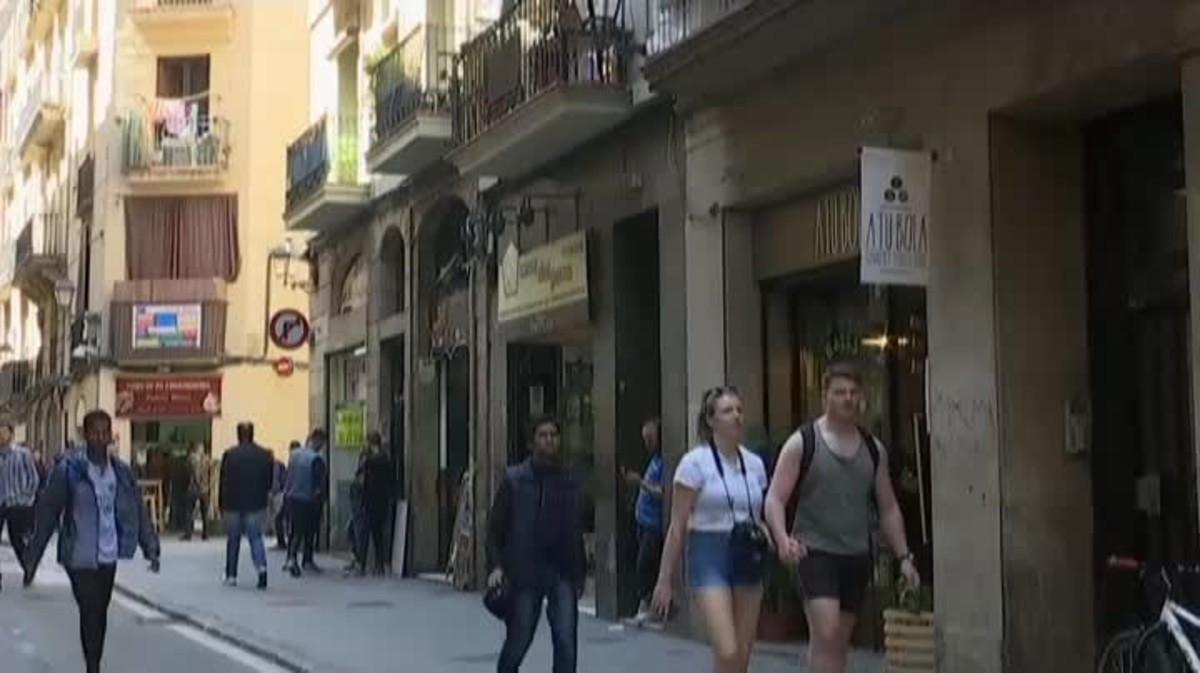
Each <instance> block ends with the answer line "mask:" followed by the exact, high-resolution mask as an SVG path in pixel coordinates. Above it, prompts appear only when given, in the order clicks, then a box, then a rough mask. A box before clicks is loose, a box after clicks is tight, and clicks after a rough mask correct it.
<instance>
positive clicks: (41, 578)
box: [0, 547, 284, 673]
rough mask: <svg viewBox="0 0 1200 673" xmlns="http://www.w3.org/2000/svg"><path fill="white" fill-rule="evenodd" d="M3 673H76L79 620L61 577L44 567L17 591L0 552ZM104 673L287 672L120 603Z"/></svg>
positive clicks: (16, 579)
mask: <svg viewBox="0 0 1200 673" xmlns="http://www.w3.org/2000/svg"><path fill="white" fill-rule="evenodd" d="M0 559H3V560H2V562H0V569H2V570H3V573H4V578H5V579H4V589H3V591H2V592H0V662H3V663H0V670H3V671H4V672H5V673H78V671H80V670H81V669H82V667H83V663H82V657H81V655H80V649H79V639H78V636H77V633H78V631H77V624H78V621H77V619H78V617H77V613H76V611H75V604H74V602H73V601H72V599H71V587H70V584H69V583H68V580H67V577H66V575H65V574H64V573H63V572H62V570H61V569H59V568H58V567H56V566H54V565H53V564H47V565H46V566H44V567H43V568H42V570H41V572H40V573H39V575H38V579H37V583H36V584H35V585H34V586H33V587H31V588H30V589H28V590H23V589H22V588H21V582H20V568H19V567H18V566H17V564H16V562H15V559H14V558H13V555H12V551H11V550H10V549H8V548H7V547H6V548H4V549H2V550H0ZM104 665H105V670H106V671H115V672H119V673H154V672H158V671H171V673H202V672H203V673H208V672H210V671H221V672H222V673H280V672H282V671H283V670H284V669H281V668H279V667H277V666H274V665H271V664H269V663H266V662H263V661H261V660H259V659H257V658H256V657H253V656H251V655H248V654H246V653H244V652H242V651H240V650H238V649H236V648H233V647H232V646H230V645H228V644H226V643H225V642H224V641H221V640H218V639H215V638H213V637H212V636H208V635H205V634H203V633H201V632H200V631H199V630H197V629H195V628H194V627H191V626H188V625H186V624H180V623H177V622H176V621H174V620H172V619H170V618H168V617H167V616H166V615H163V614H162V613H159V612H156V611H154V610H151V609H148V608H146V607H143V606H141V605H138V604H136V603H133V602H131V601H129V600H128V599H125V598H122V597H120V596H114V597H113V607H112V611H111V612H110V614H109V625H108V646H107V648H106V651H105V659H104Z"/></svg>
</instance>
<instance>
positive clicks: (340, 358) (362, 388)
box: [329, 348, 367, 548]
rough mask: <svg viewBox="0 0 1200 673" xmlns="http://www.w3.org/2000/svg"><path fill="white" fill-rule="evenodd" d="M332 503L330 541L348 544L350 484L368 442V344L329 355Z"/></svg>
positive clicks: (341, 545)
mask: <svg viewBox="0 0 1200 673" xmlns="http://www.w3.org/2000/svg"><path fill="white" fill-rule="evenodd" d="M329 384H330V391H329V401H330V409H329V420H330V443H329V444H330V445H329V483H330V488H331V498H330V503H329V517H330V518H329V522H330V545H331V546H333V547H334V548H344V547H345V546H346V545H347V538H346V531H345V526H343V525H341V524H342V523H343V522H345V521H346V520H347V517H349V515H350V485H351V483H352V482H353V480H354V471H355V469H357V467H358V455H359V452H360V451H361V450H362V448H363V446H364V445H365V444H366V433H367V427H366V413H367V354H366V349H365V348H359V349H357V350H354V351H350V352H346V353H339V354H337V355H332V356H330V357H329Z"/></svg>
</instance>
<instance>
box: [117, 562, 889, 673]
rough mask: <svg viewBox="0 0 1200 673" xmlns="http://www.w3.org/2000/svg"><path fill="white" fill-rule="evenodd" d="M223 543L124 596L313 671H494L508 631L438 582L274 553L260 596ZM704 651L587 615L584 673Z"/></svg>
mask: <svg viewBox="0 0 1200 673" xmlns="http://www.w3.org/2000/svg"><path fill="white" fill-rule="evenodd" d="M224 548H225V547H224V543H223V541H209V542H187V543H184V542H165V543H164V548H163V565H162V574H161V575H157V576H156V575H153V574H151V573H150V572H148V571H147V570H146V567H145V564H143V563H141V562H140V561H134V562H130V563H125V564H123V565H122V567H121V569H120V570H119V572H118V573H117V585H118V589H119V590H120V591H122V592H123V593H125V594H126V595H127V596H130V597H132V598H135V599H138V600H141V601H143V602H146V603H149V604H151V605H153V606H154V607H156V608H158V609H160V610H162V611H164V612H166V613H168V614H170V615H171V616H173V617H176V618H180V619H185V620H187V621H189V622H192V623H193V624H195V625H197V626H199V627H201V628H204V629H206V630H208V631H209V632H211V633H214V634H215V635H218V636H220V637H222V638H225V639H227V640H230V641H232V642H234V643H236V644H239V645H241V646H243V647H247V648H248V649H251V650H253V651H255V652H256V653H258V654H262V655H266V656H269V657H270V658H272V659H274V660H275V661H277V662H278V663H280V664H282V665H284V666H286V667H288V668H291V669H293V670H296V671H306V672H311V673H377V672H378V671H383V670H404V671H413V672H414V673H485V672H488V673H490V672H491V671H494V670H495V665H496V656H497V654H498V653H499V651H500V644H501V641H502V640H503V637H504V628H503V625H502V624H500V622H498V621H496V620H495V619H493V618H492V617H491V616H490V615H488V614H487V612H485V611H484V610H483V607H482V605H481V604H480V599H479V596H477V595H476V594H473V593H461V592H458V591H454V590H453V589H450V588H449V587H445V586H442V585H439V584H436V583H432V582H426V581H422V580H398V579H394V578H363V579H357V578H351V579H347V578H343V577H342V576H341V566H342V563H341V562H340V561H338V560H336V559H333V558H331V557H328V556H321V557H318V559H317V563H318V564H321V565H322V568H323V569H324V570H325V571H326V572H325V574H324V575H322V576H319V577H315V576H309V575H306V576H304V577H303V578H301V579H293V578H291V577H288V576H286V575H285V574H284V573H283V572H281V571H280V566H281V565H282V564H283V556H282V554H281V552H275V551H272V552H270V559H269V560H270V564H271V575H270V580H271V585H270V589H269V590H268V591H267V592H266V593H260V592H259V591H257V590H256V589H255V588H254V581H255V573H254V570H253V566H252V564H251V562H250V555H249V550H248V549H246V548H245V545H244V544H243V549H242V554H241V571H240V580H241V583H240V585H239V586H238V587H237V588H228V587H224V586H222V584H221V572H222V568H223V567H224ZM549 640H550V639H549V634H548V632H547V630H546V626H545V624H544V623H543V624H542V625H541V626H539V633H538V637H537V638H536V640H535V641H534V645H533V649H532V650H531V651H530V653H529V657H528V659H527V661H526V665H525V666H524V669H526V670H529V671H548V670H550V644H549ZM709 665H710V664H709V655H708V650H707V648H706V647H705V646H704V645H703V644H702V643H697V642H693V641H690V640H683V639H679V638H675V637H672V636H668V635H663V634H658V633H653V632H646V631H639V630H626V629H624V628H623V627H620V626H618V625H614V624H611V623H609V622H605V621H601V620H596V619H591V618H588V617H581V620H580V628H579V670H580V671H581V672H586V673H610V672H611V673H617V672H622V673H624V672H625V671H689V670H694V671H700V670H707V668H708V666H709ZM751 670H752V671H754V673H785V672H786V673H797V671H801V670H803V669H801V668H800V666H799V664H798V662H797V655H796V654H795V653H794V652H781V651H778V650H772V651H763V652H760V653H759V654H758V655H757V656H756V658H755V661H754V664H753V666H752V667H751ZM881 670H882V665H881V664H880V662H879V659H878V658H877V657H874V656H871V655H863V656H859V657H856V659H855V662H854V665H853V666H852V673H878V672H879V671H881Z"/></svg>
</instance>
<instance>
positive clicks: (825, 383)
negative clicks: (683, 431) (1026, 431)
mask: <svg viewBox="0 0 1200 673" xmlns="http://www.w3.org/2000/svg"><path fill="white" fill-rule="evenodd" d="M821 384H822V388H823V390H824V402H825V413H824V415H822V416H821V417H820V418H818V419H817V420H815V421H813V422H811V423H806V424H805V425H804V426H802V427H801V428H800V429H799V430H798V431H796V432H795V433H794V434H793V435H792V436H791V437H790V438H789V439H788V440H787V442H785V443H784V445H783V449H782V451H781V452H780V455H779V461H778V464H777V465H776V468H775V475H774V478H773V479H772V480H771V487H770V490H769V491H768V493H767V502H766V518H767V523H768V525H769V526H770V528H771V534H772V536H773V537H774V539H775V541H776V547H777V549H778V553H779V557H780V559H781V560H783V561H784V562H785V563H789V564H794V565H797V566H798V568H799V576H800V585H801V587H802V589H803V591H804V598H805V605H804V610H805V614H806V616H807V617H808V625H809V634H810V643H809V669H810V670H811V671H813V673H844V672H845V670H846V660H847V657H848V655H849V650H850V637H851V635H852V634H853V632H854V624H855V621H856V619H857V616H858V610H859V608H860V607H861V606H862V601H863V598H864V595H865V594H866V590H867V584H868V582H869V580H870V576H871V568H872V560H871V546H872V544H871V538H872V530H871V525H872V519H873V514H874V513H875V512H874V510H876V509H877V510H878V515H879V527H880V530H881V532H882V533H883V537H884V538H885V539H886V541H887V543H888V546H889V547H891V549H892V551H893V552H895V554H896V557H897V558H898V559H900V572H901V574H902V575H903V576H904V578H905V580H906V581H908V582H909V584H910V585H912V586H914V587H916V586H917V585H919V584H920V581H921V578H920V575H919V574H918V573H917V568H916V565H915V563H914V558H913V554H912V552H911V551H909V547H908V540H907V536H906V534H905V531H904V516H903V514H902V513H901V511H900V505H899V503H898V502H897V500H896V493H895V491H894V490H893V488H892V482H891V478H890V477H889V476H888V475H889V473H888V459H887V453H886V452H885V451H884V449H883V445H882V444H881V443H880V442H879V440H878V439H876V438H875V437H873V436H872V435H871V434H870V433H868V432H867V431H866V430H864V429H863V428H862V427H861V426H860V425H859V408H860V406H861V403H862V376H861V375H860V374H859V372H858V370H857V369H856V368H854V367H853V366H852V365H849V364H834V365H831V366H830V367H829V368H828V369H827V370H826V371H825V374H824V376H822V379H821ZM793 495H794V496H795V500H794V502H795V504H796V509H795V516H794V517H793V518H792V520H791V522H790V523H789V521H788V519H789V517H788V510H789V507H788V503H789V502H791V501H793Z"/></svg>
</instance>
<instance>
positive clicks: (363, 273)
mask: <svg viewBox="0 0 1200 673" xmlns="http://www.w3.org/2000/svg"><path fill="white" fill-rule="evenodd" d="M366 304H367V266H366V264H364V263H363V258H362V255H355V256H354V259H353V260H351V262H350V264H349V265H348V266H347V267H346V275H345V276H343V277H342V286H341V290H340V291H339V292H338V306H337V312H338V313H350V312H351V311H354V310H357V309H359V308H362V307H363V306H366Z"/></svg>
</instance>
